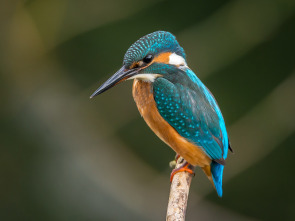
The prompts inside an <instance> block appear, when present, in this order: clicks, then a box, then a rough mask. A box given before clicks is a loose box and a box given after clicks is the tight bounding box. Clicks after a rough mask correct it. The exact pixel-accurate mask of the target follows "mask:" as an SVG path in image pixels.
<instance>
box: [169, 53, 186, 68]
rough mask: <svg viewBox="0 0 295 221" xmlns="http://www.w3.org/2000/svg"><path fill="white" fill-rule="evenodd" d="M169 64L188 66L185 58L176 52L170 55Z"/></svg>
mask: <svg viewBox="0 0 295 221" xmlns="http://www.w3.org/2000/svg"><path fill="white" fill-rule="evenodd" d="M169 64H172V65H176V66H186V67H187V64H186V62H185V60H184V58H183V57H181V56H180V55H177V54H175V53H172V54H171V55H170V56H169Z"/></svg>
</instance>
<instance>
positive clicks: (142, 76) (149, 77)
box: [128, 74, 161, 82]
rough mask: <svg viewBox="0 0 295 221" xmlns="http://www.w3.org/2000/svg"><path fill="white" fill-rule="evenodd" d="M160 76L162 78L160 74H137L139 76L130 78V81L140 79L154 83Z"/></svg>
mask: <svg viewBox="0 0 295 221" xmlns="http://www.w3.org/2000/svg"><path fill="white" fill-rule="evenodd" d="M160 76H161V75H160V74H137V75H134V76H132V77H131V78H128V80H130V79H139V80H143V81H147V82H154V81H155V79H156V78H157V77H160Z"/></svg>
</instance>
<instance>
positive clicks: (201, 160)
mask: <svg viewBox="0 0 295 221" xmlns="http://www.w3.org/2000/svg"><path fill="white" fill-rule="evenodd" d="M133 98H134V100H135V103H136V105H137V107H138V110H139V112H140V114H141V116H142V117H143V118H144V120H145V122H146V123H147V124H148V126H149V127H150V128H151V129H152V130H153V131H154V133H155V134H156V135H157V136H158V137H159V138H160V139H161V140H163V141H164V142H165V143H166V144H167V145H169V146H170V147H171V148H172V149H173V150H174V151H175V152H176V153H178V154H179V155H180V156H182V157H183V158H184V159H185V160H186V161H187V162H188V163H190V164H192V165H194V166H200V167H204V166H206V165H210V163H211V159H210V158H209V157H208V156H207V155H206V154H205V153H204V151H203V150H202V149H201V148H199V147H198V146H196V145H194V144H192V143H190V142H189V141H187V140H186V139H185V138H183V137H182V136H180V135H179V134H178V132H177V131H176V130H175V129H174V128H173V127H172V126H170V124H169V123H168V122H167V121H166V120H164V118H162V117H161V115H160V113H159V112H158V109H157V106H156V102H155V100H154V96H153V92H152V85H151V83H150V82H145V81H142V80H137V79H135V80H134V82H133Z"/></svg>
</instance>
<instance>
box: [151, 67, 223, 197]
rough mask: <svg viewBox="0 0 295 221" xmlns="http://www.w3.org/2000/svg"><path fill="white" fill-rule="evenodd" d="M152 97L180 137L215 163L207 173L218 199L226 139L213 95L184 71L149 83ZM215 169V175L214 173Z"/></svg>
mask: <svg viewBox="0 0 295 221" xmlns="http://www.w3.org/2000/svg"><path fill="white" fill-rule="evenodd" d="M180 72H182V73H180ZM153 93H154V98H155V101H156V103H157V107H158V110H159V113H160V114H161V116H162V117H163V118H164V119H165V120H166V121H167V122H168V123H169V124H170V125H171V126H172V127H173V128H174V129H175V130H176V131H177V132H178V133H179V134H180V135H181V136H183V137H185V138H186V139H188V140H189V141H190V142H193V143H195V144H196V145H197V146H200V147H201V148H202V149H203V150H204V151H205V152H206V154H207V155H208V156H209V157H210V158H211V159H212V160H213V162H214V161H215V162H217V164H216V163H212V169H211V170H213V181H214V184H215V187H216V189H217V191H218V194H219V195H220V196H221V195H222V189H221V186H222V184H221V181H222V170H223V165H221V164H224V160H225V159H226V157H227V152H228V136H227V132H226V128H225V123H224V120H223V117H222V114H221V111H220V109H219V107H218V105H217V103H216V101H215V99H214V97H213V95H212V94H211V93H210V91H209V90H208V89H207V88H206V87H205V85H204V84H203V83H202V82H201V81H200V80H199V79H198V78H197V76H196V75H195V74H194V73H193V72H192V71H191V70H190V69H188V68H185V69H184V70H177V71H176V70H174V71H173V72H172V73H170V74H168V75H164V77H163V78H157V79H156V80H155V82H154V83H153ZM219 165H220V166H219ZM216 168H218V169H217V170H218V171H219V172H217V171H214V170H216ZM220 176H221V177H220Z"/></svg>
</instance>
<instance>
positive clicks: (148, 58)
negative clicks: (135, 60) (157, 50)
mask: <svg viewBox="0 0 295 221" xmlns="http://www.w3.org/2000/svg"><path fill="white" fill-rule="evenodd" d="M153 58H154V57H153V55H151V54H148V55H147V56H145V57H144V58H143V59H142V61H143V62H144V63H146V64H148V63H150V62H151V61H152V60H153Z"/></svg>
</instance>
